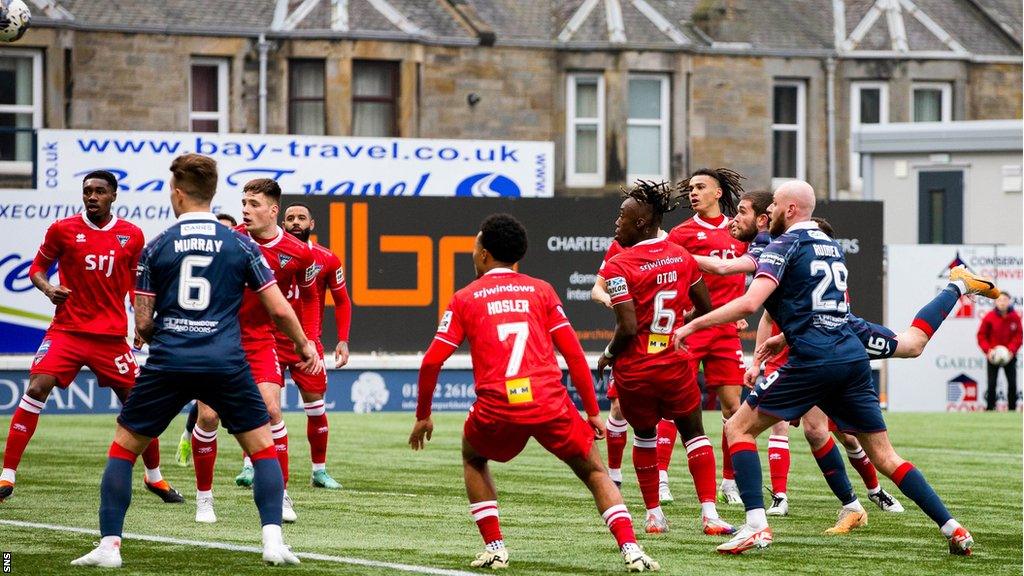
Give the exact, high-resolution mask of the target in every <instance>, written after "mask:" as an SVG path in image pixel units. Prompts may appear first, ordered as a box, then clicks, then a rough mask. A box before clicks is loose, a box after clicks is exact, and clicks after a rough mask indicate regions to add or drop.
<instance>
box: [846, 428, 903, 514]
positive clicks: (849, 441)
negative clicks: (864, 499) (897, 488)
mask: <svg viewBox="0 0 1024 576" xmlns="http://www.w3.org/2000/svg"><path fill="white" fill-rule="evenodd" d="M836 438H838V439H839V441H840V442H842V443H843V446H844V447H845V448H846V459H847V460H849V461H850V465H851V466H853V468H854V470H856V471H857V473H858V474H860V477H861V479H862V480H863V481H864V487H865V488H867V490H868V500H871V501H872V502H874V503H875V505H876V506H878V507H879V508H880V509H881V510H882V511H883V512H893V513H897V514H898V513H901V512H903V505H902V504H900V501H899V500H897V499H896V498H894V497H893V495H892V494H889V493H888V492H886V491H885V490H883V489H882V485H881V484H880V483H879V482H878V472H877V471H876V470H875V465H874V464H872V463H871V459H870V458H868V455H867V453H865V452H864V448H862V447H861V445H860V442H858V441H857V437H856V436H854V435H852V434H846V433H844V432H836Z"/></svg>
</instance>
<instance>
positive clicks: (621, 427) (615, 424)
mask: <svg viewBox="0 0 1024 576" xmlns="http://www.w3.org/2000/svg"><path fill="white" fill-rule="evenodd" d="M611 385H614V384H611ZM613 391H614V388H611V387H609V392H608V399H609V400H610V402H611V407H610V409H609V410H608V421H607V422H606V423H605V428H606V429H607V431H608V432H607V436H605V442H606V443H607V445H608V476H609V477H611V479H612V481H613V482H615V485H616V486H619V487H621V486H622V454H623V452H625V451H626V442H627V441H628V440H629V434H628V432H627V431H628V430H629V423H628V422H626V417H625V416H623V415H622V408H620V407H619V398H618V396H615V395H613Z"/></svg>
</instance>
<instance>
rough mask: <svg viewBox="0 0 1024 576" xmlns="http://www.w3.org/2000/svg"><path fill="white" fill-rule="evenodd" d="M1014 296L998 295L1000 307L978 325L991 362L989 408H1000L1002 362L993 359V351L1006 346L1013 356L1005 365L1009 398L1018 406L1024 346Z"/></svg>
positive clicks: (986, 394) (987, 398) (982, 342)
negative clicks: (1023, 347)
mask: <svg viewBox="0 0 1024 576" xmlns="http://www.w3.org/2000/svg"><path fill="white" fill-rule="evenodd" d="M1011 304H1012V300H1011V299H1010V295H1009V294H1008V293H1006V292H1003V293H1002V294H1000V295H999V297H998V298H996V307H995V308H994V309H993V310H992V311H991V312H989V313H988V314H986V315H985V317H984V318H982V319H981V327H979V328H978V346H980V347H981V351H982V352H984V353H985V359H986V360H987V361H988V390H986V391H985V402H986V403H987V404H988V409H989V410H995V409H996V383H997V381H998V379H999V365H998V364H995V363H993V362H992V351H993V349H994V348H995V347H996V346H1006V347H1007V348H1008V349H1009V350H1010V354H1012V355H1013V358H1012V359H1011V360H1010V361H1009V362H1007V363H1006V365H1005V366H1003V370H1005V371H1006V398H1007V401H1008V402H1009V409H1010V410H1016V409H1017V350H1020V345H1021V337H1022V333H1021V323H1020V315H1019V314H1017V311H1016V310H1014V309H1013V308H1012V307H1011Z"/></svg>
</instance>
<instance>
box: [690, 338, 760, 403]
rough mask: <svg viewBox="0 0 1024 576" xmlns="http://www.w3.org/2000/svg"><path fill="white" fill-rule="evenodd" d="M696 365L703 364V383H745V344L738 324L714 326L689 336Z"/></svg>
mask: <svg viewBox="0 0 1024 576" xmlns="http://www.w3.org/2000/svg"><path fill="white" fill-rule="evenodd" d="M686 348H687V349H689V351H690V355H691V356H693V362H694V368H696V367H697V365H698V364H699V363H703V364H704V386H705V387H707V388H716V387H718V386H742V385H743V372H744V371H745V370H746V368H744V366H743V347H742V346H741V345H740V337H739V334H738V333H737V331H736V325H735V324H723V325H721V326H713V327H711V328H706V329H704V330H701V331H700V332H697V333H695V334H692V335H690V336H688V337H687V338H686Z"/></svg>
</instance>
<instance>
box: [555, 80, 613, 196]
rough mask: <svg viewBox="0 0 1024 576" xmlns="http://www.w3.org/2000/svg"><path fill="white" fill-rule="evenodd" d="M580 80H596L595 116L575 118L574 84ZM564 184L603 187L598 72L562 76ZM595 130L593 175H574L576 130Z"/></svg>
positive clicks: (601, 103) (601, 94) (602, 115)
mask: <svg viewBox="0 0 1024 576" xmlns="http://www.w3.org/2000/svg"><path fill="white" fill-rule="evenodd" d="M580 80H596V81H597V117H596V118H576V85H577V84H578V83H579V81H580ZM565 122H566V129H565V185H566V186H569V187H585V186H590V187H593V186H604V184H605V173H604V169H605V166H604V162H605V158H604V156H605V148H604V147H605V137H604V124H605V110H604V75H603V74H601V73H600V72H573V73H570V74H568V75H566V88H565ZM580 125H584V126H596V127H597V173H595V174H591V173H578V172H576V127H577V126H580Z"/></svg>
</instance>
